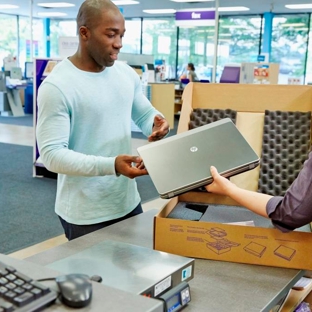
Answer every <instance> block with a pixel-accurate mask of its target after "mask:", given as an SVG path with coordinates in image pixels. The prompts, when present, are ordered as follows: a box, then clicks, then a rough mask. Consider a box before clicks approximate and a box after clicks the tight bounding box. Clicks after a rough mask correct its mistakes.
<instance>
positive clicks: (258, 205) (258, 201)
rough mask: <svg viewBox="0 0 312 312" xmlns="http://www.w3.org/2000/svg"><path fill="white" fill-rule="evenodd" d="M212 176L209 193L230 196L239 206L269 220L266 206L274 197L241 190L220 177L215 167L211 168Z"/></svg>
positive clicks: (208, 188)
mask: <svg viewBox="0 0 312 312" xmlns="http://www.w3.org/2000/svg"><path fill="white" fill-rule="evenodd" d="M211 174H212V177H213V183H212V184H210V185H207V186H206V189H207V191H208V192H211V193H215V194H220V195H225V196H229V197H231V198H232V199H234V200H235V201H236V202H237V203H238V204H239V205H241V206H244V207H246V208H248V209H249V210H251V211H253V212H254V213H256V214H258V215H260V216H263V217H266V218H268V214H267V212H266V206H267V203H268V201H269V200H270V199H271V198H272V197H273V196H270V195H266V194H261V193H257V192H253V191H248V190H244V189H241V188H239V187H237V186H236V185H235V184H233V183H232V182H230V181H229V180H228V179H226V178H224V177H222V176H220V175H219V173H218V171H217V169H216V168H215V167H213V166H212V167H211Z"/></svg>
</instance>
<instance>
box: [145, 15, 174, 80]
mask: <svg viewBox="0 0 312 312" xmlns="http://www.w3.org/2000/svg"><path fill="white" fill-rule="evenodd" d="M142 39H143V46H142V53H143V54H150V55H151V54H152V55H154V60H163V61H164V63H165V78H166V79H172V78H175V77H176V69H175V63H176V42H177V28H176V26H175V20H174V19H173V18H168V19H155V20H154V19H148V18H146V19H143V38H142Z"/></svg>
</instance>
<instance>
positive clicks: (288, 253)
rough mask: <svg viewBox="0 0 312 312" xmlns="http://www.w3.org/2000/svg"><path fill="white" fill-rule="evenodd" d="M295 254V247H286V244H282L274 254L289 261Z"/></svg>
mask: <svg viewBox="0 0 312 312" xmlns="http://www.w3.org/2000/svg"><path fill="white" fill-rule="evenodd" d="M295 254H296V250H295V249H293V248H290V247H286V246H284V245H280V246H279V247H278V248H276V249H275V250H274V255H276V256H278V257H281V258H283V259H285V260H287V261H290V260H291V259H292V258H293V257H294V255H295Z"/></svg>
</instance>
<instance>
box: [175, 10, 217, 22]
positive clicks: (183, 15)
mask: <svg viewBox="0 0 312 312" xmlns="http://www.w3.org/2000/svg"><path fill="white" fill-rule="evenodd" d="M215 15H216V12H215V11H178V12H176V15H175V17H176V21H189V20H193V21H194V20H195V21H196V20H214V19H215Z"/></svg>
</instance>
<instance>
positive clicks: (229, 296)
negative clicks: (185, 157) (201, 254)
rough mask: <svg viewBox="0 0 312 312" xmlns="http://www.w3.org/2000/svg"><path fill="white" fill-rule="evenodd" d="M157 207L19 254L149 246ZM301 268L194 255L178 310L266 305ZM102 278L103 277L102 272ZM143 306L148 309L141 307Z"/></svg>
mask: <svg viewBox="0 0 312 312" xmlns="http://www.w3.org/2000/svg"><path fill="white" fill-rule="evenodd" d="M157 212H158V210H156V209H155V210H150V211H147V212H144V213H143V214H140V215H138V216H135V217H132V218H130V219H128V220H125V221H122V222H119V223H117V224H114V225H112V226H109V227H107V228H104V229H101V230H98V231H96V232H94V233H91V234H88V235H86V236H83V237H80V238H77V239H75V240H72V241H70V242H67V243H65V244H62V245H60V246H57V247H55V248H52V249H50V250H47V251H45V252H42V253H39V254H37V255H34V256H32V257H29V258H27V259H25V260H27V261H29V262H33V263H36V264H37V265H42V266H47V267H49V266H51V265H53V263H56V262H59V261H61V260H62V259H65V258H68V257H71V256H74V255H75V254H78V253H81V252H83V251H84V250H86V249H89V248H90V247H93V246H96V245H100V244H103V242H105V241H116V242H123V243H128V244H134V245H137V246H142V247H147V248H150V249H152V248H153V217H154V215H155V214H156V213H157ZM85 261H88V260H86V259H85ZM77 273H79V272H77ZM81 273H84V272H81ZM303 274H304V271H301V270H295V269H284V268H275V267H265V266H257V265H246V264H239V263H230V262H222V261H211V260H204V259H196V260H195V272H194V278H193V279H192V280H190V281H189V286H190V290H191V302H190V303H189V304H188V306H187V307H186V308H185V309H184V310H185V311H196V312H201V311H219V312H220V311H232V312H235V311H237V312H238V311H239V312H242V311H248V312H251V311H255V312H256V311H257V312H258V311H270V310H271V308H272V307H274V305H275V304H276V303H277V302H278V301H279V300H280V299H281V298H282V297H283V296H285V295H286V293H287V291H288V290H289V289H290V288H291V287H292V286H293V285H294V284H295V283H296V282H297V281H298V280H299V279H300V278H301V277H302V276H303ZM102 278H103V279H105V276H102ZM99 286H102V285H99ZM103 286H104V285H103ZM129 295H130V294H129ZM103 296H104V295H103ZM137 296H138V297H142V298H143V296H139V295H137ZM112 298H113V297H111V296H109V295H107V298H105V300H108V301H110V300H113V299H112ZM144 299H147V298H144ZM93 300H94V301H97V300H103V298H97V296H96V293H95V294H94V297H93ZM154 301H155V299H152V302H154ZM93 304H96V303H93ZM125 308H127V306H126V307H125ZM111 311H125V310H122V309H120V310H119V309H114V310H111ZM127 311H130V310H129V309H127ZM131 311H132V310H131ZM140 311H141V310H140ZM146 311H151V310H149V309H148V308H146Z"/></svg>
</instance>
